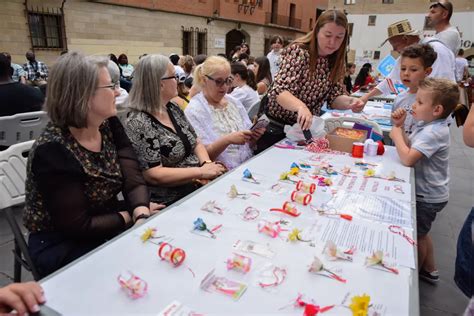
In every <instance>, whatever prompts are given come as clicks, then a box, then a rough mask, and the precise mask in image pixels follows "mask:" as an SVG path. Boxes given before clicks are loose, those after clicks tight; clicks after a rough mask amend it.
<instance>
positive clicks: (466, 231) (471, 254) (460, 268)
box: [454, 207, 474, 298]
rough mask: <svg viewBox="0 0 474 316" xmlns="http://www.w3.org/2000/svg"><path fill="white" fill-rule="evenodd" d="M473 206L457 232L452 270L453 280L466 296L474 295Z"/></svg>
mask: <svg viewBox="0 0 474 316" xmlns="http://www.w3.org/2000/svg"><path fill="white" fill-rule="evenodd" d="M473 226H474V207H473V208H472V209H471V213H469V215H468V216H467V218H466V221H465V222H464V225H463V227H462V228H461V231H460V232H459V237H458V245H457V255H456V265H455V270H454V282H456V284H457V286H458V287H459V289H460V290H461V291H462V292H463V293H464V294H465V295H466V296H467V297H469V298H470V297H472V296H473V295H474V291H473V288H474V242H473Z"/></svg>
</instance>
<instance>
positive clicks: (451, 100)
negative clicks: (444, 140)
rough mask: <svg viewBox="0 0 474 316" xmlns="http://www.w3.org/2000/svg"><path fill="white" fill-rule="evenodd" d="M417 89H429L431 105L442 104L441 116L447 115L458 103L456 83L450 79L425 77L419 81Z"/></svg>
mask: <svg viewBox="0 0 474 316" xmlns="http://www.w3.org/2000/svg"><path fill="white" fill-rule="evenodd" d="M418 89H423V90H428V91H430V92H431V96H432V103H433V105H438V104H441V105H442V106H443V113H442V114H441V118H446V117H448V116H449V115H450V114H451V112H453V111H454V109H455V108H456V106H457V105H458V103H459V89H458V85H457V84H456V83H455V82H453V81H451V80H447V79H440V78H426V79H424V80H422V81H420V83H419V84H418Z"/></svg>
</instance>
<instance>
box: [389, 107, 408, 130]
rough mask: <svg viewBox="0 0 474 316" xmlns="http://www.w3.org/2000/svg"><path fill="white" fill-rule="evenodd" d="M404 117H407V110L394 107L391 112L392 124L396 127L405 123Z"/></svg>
mask: <svg viewBox="0 0 474 316" xmlns="http://www.w3.org/2000/svg"><path fill="white" fill-rule="evenodd" d="M406 118H407V111H405V109H402V108H400V109H396V110H395V111H394V112H393V113H392V122H393V125H395V126H397V127H401V126H403V124H404V123H405V119H406Z"/></svg>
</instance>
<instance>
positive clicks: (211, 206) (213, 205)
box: [201, 200, 224, 215]
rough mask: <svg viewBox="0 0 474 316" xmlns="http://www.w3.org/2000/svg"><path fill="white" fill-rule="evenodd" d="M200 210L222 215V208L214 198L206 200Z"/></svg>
mask: <svg viewBox="0 0 474 316" xmlns="http://www.w3.org/2000/svg"><path fill="white" fill-rule="evenodd" d="M201 210H202V211H205V212H209V213H214V214H219V215H223V214H224V208H223V207H222V206H219V205H218V204H217V202H216V201H215V200H211V201H207V202H206V203H205V204H204V205H203V206H202V207H201Z"/></svg>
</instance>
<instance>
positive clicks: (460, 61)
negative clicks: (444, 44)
mask: <svg viewBox="0 0 474 316" xmlns="http://www.w3.org/2000/svg"><path fill="white" fill-rule="evenodd" d="M466 67H469V63H468V62H467V59H466V58H463V57H456V81H461V80H462V78H463V77H464V69H465V68H466Z"/></svg>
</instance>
